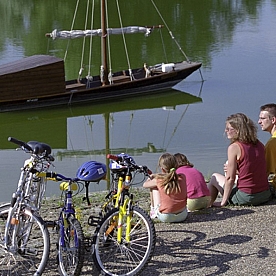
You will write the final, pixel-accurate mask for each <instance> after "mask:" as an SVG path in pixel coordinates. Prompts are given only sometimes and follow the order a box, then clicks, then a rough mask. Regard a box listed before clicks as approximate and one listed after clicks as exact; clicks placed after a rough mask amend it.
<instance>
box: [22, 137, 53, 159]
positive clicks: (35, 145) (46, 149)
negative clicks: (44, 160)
mask: <svg viewBox="0 0 276 276" xmlns="http://www.w3.org/2000/svg"><path fill="white" fill-rule="evenodd" d="M27 145H28V146H30V147H31V148H32V151H33V153H34V154H37V155H40V154H43V153H44V154H45V156H48V155H50V154H51V152H52V149H51V147H50V146H49V145H47V144H44V143H40V142H37V141H29V142H28V143H27Z"/></svg>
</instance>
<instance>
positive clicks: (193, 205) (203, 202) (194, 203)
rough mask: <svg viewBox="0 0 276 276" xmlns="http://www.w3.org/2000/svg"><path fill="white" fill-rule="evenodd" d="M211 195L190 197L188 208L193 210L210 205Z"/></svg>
mask: <svg viewBox="0 0 276 276" xmlns="http://www.w3.org/2000/svg"><path fill="white" fill-rule="evenodd" d="M210 201H211V196H203V197H199V198H188V199H187V208H188V211H190V212H193V211H197V210H201V209H205V208H208V207H209V206H210Z"/></svg>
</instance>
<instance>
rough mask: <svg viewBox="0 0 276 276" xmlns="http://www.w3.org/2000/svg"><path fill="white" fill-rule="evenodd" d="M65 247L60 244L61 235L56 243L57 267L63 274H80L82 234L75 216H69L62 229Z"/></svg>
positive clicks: (81, 265) (82, 257) (73, 275)
mask: <svg viewBox="0 0 276 276" xmlns="http://www.w3.org/2000/svg"><path fill="white" fill-rule="evenodd" d="M64 243H65V247H62V245H61V237H60V238H59V245H58V261H59V264H58V269H59V273H60V274H61V275H64V276H67V275H68V276H69V275H70V276H71V275H72V276H77V275H80V274H81V269H82V267H83V262H84V235H83V231H82V228H81V225H80V222H79V221H78V220H77V219H75V218H69V220H68V226H67V227H66V228H65V231H64Z"/></svg>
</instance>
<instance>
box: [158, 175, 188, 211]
mask: <svg viewBox="0 0 276 276" xmlns="http://www.w3.org/2000/svg"><path fill="white" fill-rule="evenodd" d="M178 183H179V185H180V189H181V191H180V192H179V193H174V194H169V195H167V194H166V193H165V191H164V189H163V188H162V187H161V185H160V180H157V188H158V190H159V193H160V202H161V203H160V207H159V211H160V212H161V213H164V214H170V213H176V212H179V211H182V210H183V209H184V208H185V207H186V205H187V187H186V181H185V176H183V175H181V174H180V175H179V178H178Z"/></svg>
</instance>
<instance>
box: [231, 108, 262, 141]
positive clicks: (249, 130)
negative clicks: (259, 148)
mask: <svg viewBox="0 0 276 276" xmlns="http://www.w3.org/2000/svg"><path fill="white" fill-rule="evenodd" d="M226 123H229V124H230V125H231V127H233V128H234V129H235V130H236V131H237V135H236V136H235V137H233V138H232V139H231V143H234V142H236V141H239V142H243V143H246V144H254V145H256V144H257V141H258V137H257V131H258V127H257V125H256V124H255V123H254V122H253V121H252V120H251V119H250V118H248V117H247V116H246V115H245V114H243V113H236V114H233V115H230V116H229V117H228V118H227V119H226Z"/></svg>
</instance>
